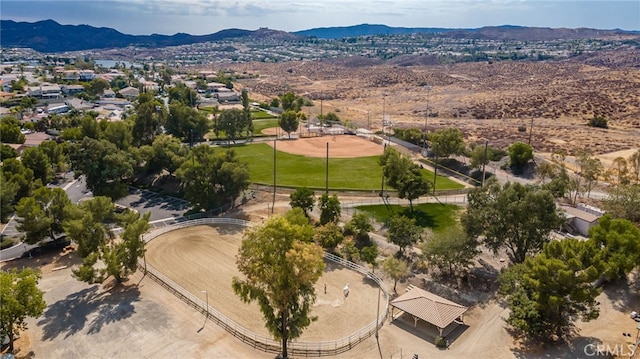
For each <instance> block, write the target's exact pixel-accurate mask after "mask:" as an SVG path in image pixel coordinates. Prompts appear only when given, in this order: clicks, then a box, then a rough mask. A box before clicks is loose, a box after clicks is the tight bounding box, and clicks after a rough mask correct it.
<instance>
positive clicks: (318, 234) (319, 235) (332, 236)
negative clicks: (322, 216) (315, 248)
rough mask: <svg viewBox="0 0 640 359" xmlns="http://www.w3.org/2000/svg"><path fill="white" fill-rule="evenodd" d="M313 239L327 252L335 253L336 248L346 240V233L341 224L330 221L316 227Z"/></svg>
mask: <svg viewBox="0 0 640 359" xmlns="http://www.w3.org/2000/svg"><path fill="white" fill-rule="evenodd" d="M313 240H314V242H316V243H317V244H318V245H319V246H321V247H322V248H324V249H325V250H326V251H327V252H331V253H333V252H334V251H335V248H336V247H337V246H338V245H340V243H342V241H343V240H344V235H343V234H342V228H340V226H339V225H337V224H336V223H333V222H329V223H327V224H325V225H324V226H320V227H318V228H316V230H315V234H314V235H313Z"/></svg>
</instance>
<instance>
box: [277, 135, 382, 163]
mask: <svg viewBox="0 0 640 359" xmlns="http://www.w3.org/2000/svg"><path fill="white" fill-rule="evenodd" d="M327 143H328V144H329V157H331V158H351V157H363V156H378V155H381V154H382V152H383V151H384V147H383V146H381V145H379V144H377V143H375V142H373V141H370V140H368V139H365V138H362V137H358V136H350V135H336V136H322V137H311V138H300V139H295V140H286V141H278V144H277V145H276V146H277V149H278V150H279V151H283V152H288V153H293V154H296V155H303V156H309V157H325V156H326V155H327ZM269 145H270V146H273V143H271V142H269Z"/></svg>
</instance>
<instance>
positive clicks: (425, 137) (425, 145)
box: [422, 85, 431, 156]
mask: <svg viewBox="0 0 640 359" xmlns="http://www.w3.org/2000/svg"><path fill="white" fill-rule="evenodd" d="M424 89H425V90H427V113H426V114H425V116H424V142H423V143H422V151H423V152H424V154H423V156H426V155H427V151H428V150H429V146H428V145H427V121H428V120H429V97H430V95H431V86H429V85H425V86H424Z"/></svg>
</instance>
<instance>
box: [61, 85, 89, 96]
mask: <svg viewBox="0 0 640 359" xmlns="http://www.w3.org/2000/svg"><path fill="white" fill-rule="evenodd" d="M60 89H61V90H62V92H63V93H64V94H65V95H73V94H77V93H80V92H83V91H84V86H82V85H62V86H60Z"/></svg>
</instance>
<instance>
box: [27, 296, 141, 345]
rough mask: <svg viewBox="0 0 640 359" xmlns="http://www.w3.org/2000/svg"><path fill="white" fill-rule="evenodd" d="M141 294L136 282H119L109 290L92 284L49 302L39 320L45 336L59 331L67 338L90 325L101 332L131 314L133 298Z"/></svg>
mask: <svg viewBox="0 0 640 359" xmlns="http://www.w3.org/2000/svg"><path fill="white" fill-rule="evenodd" d="M139 297H140V291H139V290H138V288H137V287H136V286H133V285H130V286H123V285H118V286H116V287H114V288H113V289H111V290H110V291H104V290H101V289H100V287H99V286H98V285H93V286H91V287H89V288H85V289H83V290H81V291H78V292H75V293H71V294H69V295H68V296H67V297H66V298H64V299H61V300H59V301H57V302H55V303H53V304H52V305H50V306H49V307H48V308H47V310H46V311H45V313H44V317H43V318H42V319H40V320H39V321H38V326H42V330H43V334H42V340H53V339H55V338H57V337H58V336H59V335H64V338H65V339H66V338H68V337H70V336H72V335H74V334H76V333H78V332H80V331H82V330H84V329H85V326H87V325H88V329H87V332H88V333H89V334H95V333H98V332H100V330H102V328H103V327H104V326H106V325H109V324H111V323H115V322H117V321H120V320H123V319H126V318H129V317H131V316H132V315H133V313H135V307H134V305H133V302H136V301H139ZM91 318H93V319H91Z"/></svg>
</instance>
